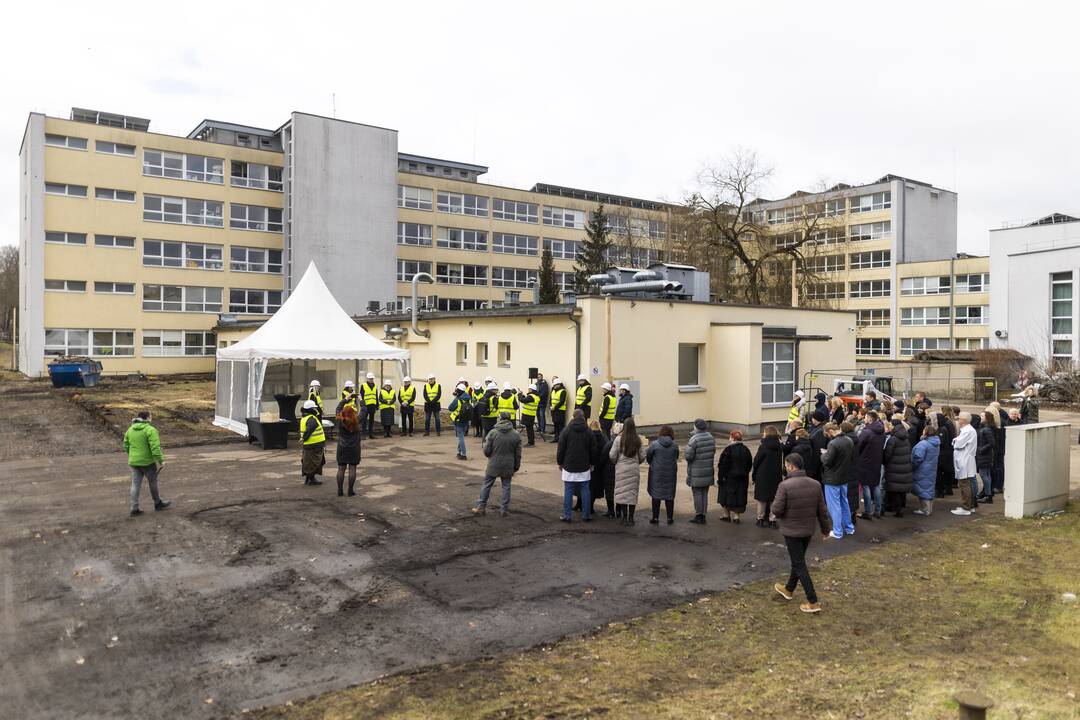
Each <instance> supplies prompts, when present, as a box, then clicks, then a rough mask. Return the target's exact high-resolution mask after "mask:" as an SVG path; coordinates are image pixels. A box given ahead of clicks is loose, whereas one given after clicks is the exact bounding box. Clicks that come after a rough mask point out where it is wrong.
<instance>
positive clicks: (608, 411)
mask: <svg viewBox="0 0 1080 720" xmlns="http://www.w3.org/2000/svg"><path fill="white" fill-rule="evenodd" d="M600 387H602V388H603V389H604V395H603V397H601V398H600V430H601V431H602V432H603V433H604V439H605V440H610V439H611V426H612V425H614V424H615V406H616V405H618V404H619V401H618V400H617V399H616V398H615V388H613V387H612V386H611V383H604V384H603V385H601V386H600Z"/></svg>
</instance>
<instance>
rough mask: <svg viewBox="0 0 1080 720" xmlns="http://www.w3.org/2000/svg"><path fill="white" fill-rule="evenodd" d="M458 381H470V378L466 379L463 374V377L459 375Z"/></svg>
mask: <svg viewBox="0 0 1080 720" xmlns="http://www.w3.org/2000/svg"><path fill="white" fill-rule="evenodd" d="M457 381H458V382H459V383H461V382H469V381H468V380H466V379H465V377H464V376H462V377H459V378H458V379H457Z"/></svg>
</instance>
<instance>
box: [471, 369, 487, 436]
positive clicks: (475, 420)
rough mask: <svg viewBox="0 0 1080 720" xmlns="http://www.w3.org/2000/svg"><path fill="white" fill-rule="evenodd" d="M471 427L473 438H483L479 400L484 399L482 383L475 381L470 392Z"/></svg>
mask: <svg viewBox="0 0 1080 720" xmlns="http://www.w3.org/2000/svg"><path fill="white" fill-rule="evenodd" d="M469 392H470V394H472V406H473V407H472V418H471V419H472V426H473V436H474V437H478V438H481V439H482V438H483V437H484V436H483V423H481V419H482V418H481V413H480V400H481V399H482V398H483V397H484V383H483V382H481V381H480V380H477V381H476V382H474V383H473V386H472V390H470V391H469Z"/></svg>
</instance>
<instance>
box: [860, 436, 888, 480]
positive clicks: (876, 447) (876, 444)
mask: <svg viewBox="0 0 1080 720" xmlns="http://www.w3.org/2000/svg"><path fill="white" fill-rule="evenodd" d="M884 448H885V425H884V424H883V423H882V422H881V421H880V420H878V421H876V422H873V423H870V424H869V425H864V426H863V429H862V430H860V431H859V437H858V441H857V442H856V443H855V477H856V478H857V479H858V480H859V484H860V485H863V486H865V487H873V486H875V485H877V484H878V483H879V482H880V481H881V461H882V457H883V455H882V451H883V450H884Z"/></svg>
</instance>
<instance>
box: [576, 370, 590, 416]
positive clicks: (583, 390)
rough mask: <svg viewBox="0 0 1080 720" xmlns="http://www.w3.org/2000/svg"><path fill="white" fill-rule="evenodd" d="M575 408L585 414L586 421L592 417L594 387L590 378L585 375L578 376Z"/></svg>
mask: <svg viewBox="0 0 1080 720" xmlns="http://www.w3.org/2000/svg"><path fill="white" fill-rule="evenodd" d="M574 407H575V408H578V409H580V410H581V412H583V413H584V414H585V420H588V419H589V418H590V417H591V416H592V385H590V384H589V378H587V377H585V376H584V375H578V376H577V395H576V396H575V397H574Z"/></svg>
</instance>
